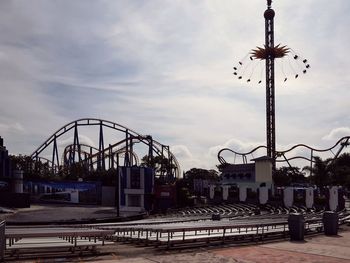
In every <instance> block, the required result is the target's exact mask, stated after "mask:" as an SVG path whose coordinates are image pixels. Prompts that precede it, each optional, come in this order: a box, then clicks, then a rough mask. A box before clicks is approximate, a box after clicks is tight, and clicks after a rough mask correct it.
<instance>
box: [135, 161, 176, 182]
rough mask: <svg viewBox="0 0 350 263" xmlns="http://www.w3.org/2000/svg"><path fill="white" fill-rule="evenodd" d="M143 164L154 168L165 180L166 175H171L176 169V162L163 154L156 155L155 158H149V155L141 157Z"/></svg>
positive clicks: (157, 174)
mask: <svg viewBox="0 0 350 263" xmlns="http://www.w3.org/2000/svg"><path fill="white" fill-rule="evenodd" d="M141 166H142V167H149V168H153V169H154V174H155V176H156V177H158V179H160V180H162V181H164V179H165V178H164V177H165V176H169V175H171V174H170V173H171V172H172V171H173V170H174V169H175V164H173V163H172V162H170V160H169V159H168V158H166V157H164V156H161V155H157V156H154V157H153V158H149V157H148V155H145V156H144V157H143V158H142V159H141Z"/></svg>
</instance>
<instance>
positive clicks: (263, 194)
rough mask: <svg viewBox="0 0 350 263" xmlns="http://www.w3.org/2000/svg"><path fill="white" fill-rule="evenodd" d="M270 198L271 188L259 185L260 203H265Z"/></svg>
mask: <svg viewBox="0 0 350 263" xmlns="http://www.w3.org/2000/svg"><path fill="white" fill-rule="evenodd" d="M268 200H269V189H268V188H267V187H259V203H260V204H262V205H264V204H266V203H267V201H268Z"/></svg>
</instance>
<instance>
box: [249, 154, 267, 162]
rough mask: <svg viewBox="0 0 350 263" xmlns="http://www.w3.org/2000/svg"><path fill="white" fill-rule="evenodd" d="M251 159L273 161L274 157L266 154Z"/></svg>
mask: <svg viewBox="0 0 350 263" xmlns="http://www.w3.org/2000/svg"><path fill="white" fill-rule="evenodd" d="M251 161H255V162H256V161H272V158H271V157H268V156H266V155H265V156H261V157H258V158H255V159H251Z"/></svg>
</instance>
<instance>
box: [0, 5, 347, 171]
mask: <svg viewBox="0 0 350 263" xmlns="http://www.w3.org/2000/svg"><path fill="white" fill-rule="evenodd" d="M273 8H274V9H275V11H276V17H275V43H276V44H278V43H282V44H287V45H288V46H289V47H291V48H293V50H295V51H296V52H297V53H300V54H302V56H304V57H306V58H307V59H308V61H309V62H310V65H311V69H310V71H309V72H308V73H307V74H305V75H302V76H300V77H299V78H298V79H293V78H291V81H287V82H286V83H283V82H282V81H278V82H277V83H276V140H277V145H278V147H277V148H278V149H282V148H285V147H288V146H290V145H293V144H296V143H305V144H309V145H312V146H316V147H318V148H324V147H328V146H331V145H333V144H334V143H335V142H336V141H337V140H338V139H339V138H340V137H341V136H344V135H350V89H349V83H350V74H349V72H350V55H349V43H350V34H349V28H350V15H349V14H350V1H349V0H337V1H329V0H295V1H286V0H276V1H274V2H273ZM265 9H266V1H264V0H249V1H247V0H220V1H214V0H208V1H204V0H196V1H195V0H193V1H191V0H182V1H181V0H171V1H170V0H169V1H167V0H159V1H156V0H149V1H140V0H125V1H122V0H118V1H112V0H111V1H79V0H75V1H71V0H60V1H58V0H57V1H55V0H53V1H44V0H43V1H37V0H31V1H27V0H23V1H7V0H2V1H0V83H1V95H0V109H1V115H0V135H1V136H2V137H4V138H5V145H6V146H7V148H8V150H9V151H10V153H12V154H17V153H22V154H31V153H32V152H33V151H34V150H35V149H36V148H37V147H38V146H40V144H41V143H43V142H44V141H45V140H46V139H47V137H49V136H50V135H51V134H52V133H53V132H54V131H56V130H57V129H59V128H60V127H61V126H63V125H64V124H66V123H68V122H70V121H73V120H75V119H79V118H84V117H95V118H101V119H105V120H110V121H113V122H117V123H119V124H121V125H124V126H127V127H129V128H131V129H133V130H135V131H137V132H138V133H141V134H151V135H152V136H153V138H154V139H156V140H158V141H159V142H161V143H163V144H166V145H170V146H171V149H172V151H173V152H174V154H175V155H176V156H177V158H178V159H179V162H180V164H181V166H182V169H184V170H187V169H189V168H191V167H203V168H213V167H215V165H216V164H218V161H217V157H216V155H217V152H218V150H219V149H220V148H222V147H231V148H233V149H235V150H238V151H240V150H242V151H243V150H249V149H250V148H251V147H253V146H255V145H259V144H265V136H266V135H265V134H266V132H265V88H264V85H256V83H253V84H249V83H247V82H245V81H240V80H238V79H237V78H234V76H233V74H232V73H233V70H232V67H233V66H234V65H237V62H238V61H239V60H240V59H241V58H242V57H243V56H244V55H246V54H247V53H248V52H249V50H251V49H252V48H255V47H256V46H258V45H259V46H261V45H262V44H263V43H264V18H263V12H264V10H265ZM279 73H280V72H279V71H278V67H277V69H276V74H277V75H278V74H279ZM81 135H84V134H81ZM110 143H113V142H112V141H111V142H110Z"/></svg>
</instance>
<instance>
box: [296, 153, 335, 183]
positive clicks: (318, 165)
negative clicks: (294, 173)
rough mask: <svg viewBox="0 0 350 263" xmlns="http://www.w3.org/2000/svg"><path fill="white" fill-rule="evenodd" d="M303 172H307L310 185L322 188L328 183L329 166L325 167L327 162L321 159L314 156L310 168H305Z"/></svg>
mask: <svg viewBox="0 0 350 263" xmlns="http://www.w3.org/2000/svg"><path fill="white" fill-rule="evenodd" d="M303 170H304V171H309V172H310V176H309V180H310V183H313V184H315V185H317V186H319V187H321V188H322V187H324V186H326V185H328V184H329V183H330V181H331V180H330V166H328V165H327V161H323V160H322V159H321V157H318V156H315V157H314V160H313V166H312V168H311V167H310V166H305V167H304V168H303Z"/></svg>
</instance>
